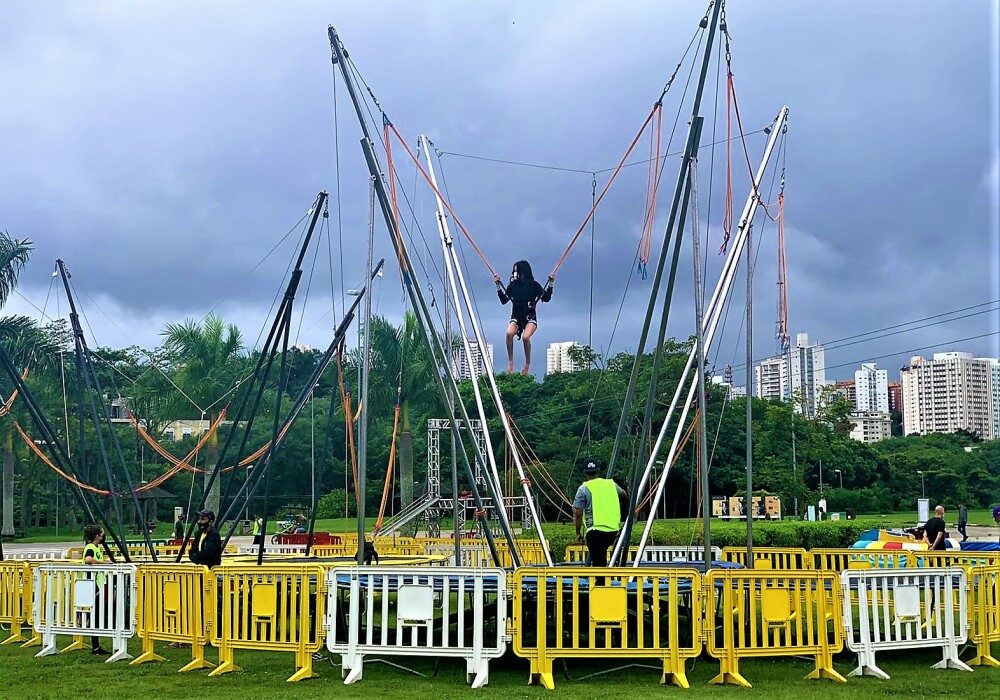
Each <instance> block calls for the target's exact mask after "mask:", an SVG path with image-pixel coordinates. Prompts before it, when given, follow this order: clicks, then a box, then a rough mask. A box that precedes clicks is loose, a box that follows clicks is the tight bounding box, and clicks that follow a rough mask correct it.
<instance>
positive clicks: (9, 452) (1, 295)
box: [0, 231, 32, 535]
mask: <svg viewBox="0 0 1000 700" xmlns="http://www.w3.org/2000/svg"><path fill="white" fill-rule="evenodd" d="M31 251H32V245H31V241H29V240H28V239H26V238H22V239H17V238H11V237H10V234H9V233H7V231H2V232H0V307H2V306H4V305H5V304H6V303H7V297H9V296H10V293H11V292H13V291H14V288H15V287H16V286H17V278H18V276H19V275H20V274H21V270H23V269H24V266H25V265H26V264H27V262H28V258H29V257H30V256H31ZM22 320H23V321H27V320H28V319H25V318H24V317H23V316H21V317H5V318H0V341H7V340H15V339H17V338H18V337H19V334H20V331H21V330H23V323H22ZM6 422H7V423H8V424H9V423H10V421H9V420H8V421H6ZM12 430H13V426H12V425H5V426H4V433H5V434H6V438H5V439H4V460H3V525H2V528H0V534H4V535H13V534H14V446H13V436H12V434H11V431H12Z"/></svg>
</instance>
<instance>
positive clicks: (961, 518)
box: [958, 503, 969, 542]
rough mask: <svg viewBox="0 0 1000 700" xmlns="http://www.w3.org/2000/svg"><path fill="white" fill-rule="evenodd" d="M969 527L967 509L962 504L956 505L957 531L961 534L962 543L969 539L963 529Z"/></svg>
mask: <svg viewBox="0 0 1000 700" xmlns="http://www.w3.org/2000/svg"><path fill="white" fill-rule="evenodd" d="M968 525H969V509H968V508H966V507H965V504H964V503H959V504H958V531H959V532H961V533H962V541H963V542H965V541H966V540H967V539H969V535H968V533H967V532H966V531H965V528H966V527H968Z"/></svg>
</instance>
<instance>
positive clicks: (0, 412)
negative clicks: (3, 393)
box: [0, 367, 28, 417]
mask: <svg viewBox="0 0 1000 700" xmlns="http://www.w3.org/2000/svg"><path fill="white" fill-rule="evenodd" d="M27 378H28V368H27V367H25V368H24V371H23V372H21V381H22V382H23V381H25V380H26V379H27ZM17 393H18V392H17V389H14V391H13V393H12V394H11V395H10V398H8V399H7V400H6V401H4V402H3V404H2V405H0V417H2V416H6V415H7V414H8V413H10V410H11V409H12V408H14V402H15V401H17Z"/></svg>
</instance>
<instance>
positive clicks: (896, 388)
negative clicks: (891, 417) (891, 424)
mask: <svg viewBox="0 0 1000 700" xmlns="http://www.w3.org/2000/svg"><path fill="white" fill-rule="evenodd" d="M886 390H887V392H888V394H889V412H890V413H892V412H893V411H899V415H903V383H902V382H889V383H887V384H886Z"/></svg>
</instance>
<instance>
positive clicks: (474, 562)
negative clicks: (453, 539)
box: [424, 543, 494, 569]
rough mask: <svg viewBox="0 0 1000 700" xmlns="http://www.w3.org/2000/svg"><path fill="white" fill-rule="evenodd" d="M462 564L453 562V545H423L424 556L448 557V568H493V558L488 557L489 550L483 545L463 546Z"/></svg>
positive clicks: (461, 551)
mask: <svg viewBox="0 0 1000 700" xmlns="http://www.w3.org/2000/svg"><path fill="white" fill-rule="evenodd" d="M460 553H461V557H462V563H461V564H457V563H456V562H455V545H454V544H445V543H433V544H425V545H424V554H427V555H430V556H446V557H448V565H449V566H465V567H470V568H473V569H479V568H482V567H484V566H493V564H494V562H493V557H492V555H490V548H489V547H487V546H486V545H485V544H463V545H462V546H461V550H460Z"/></svg>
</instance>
